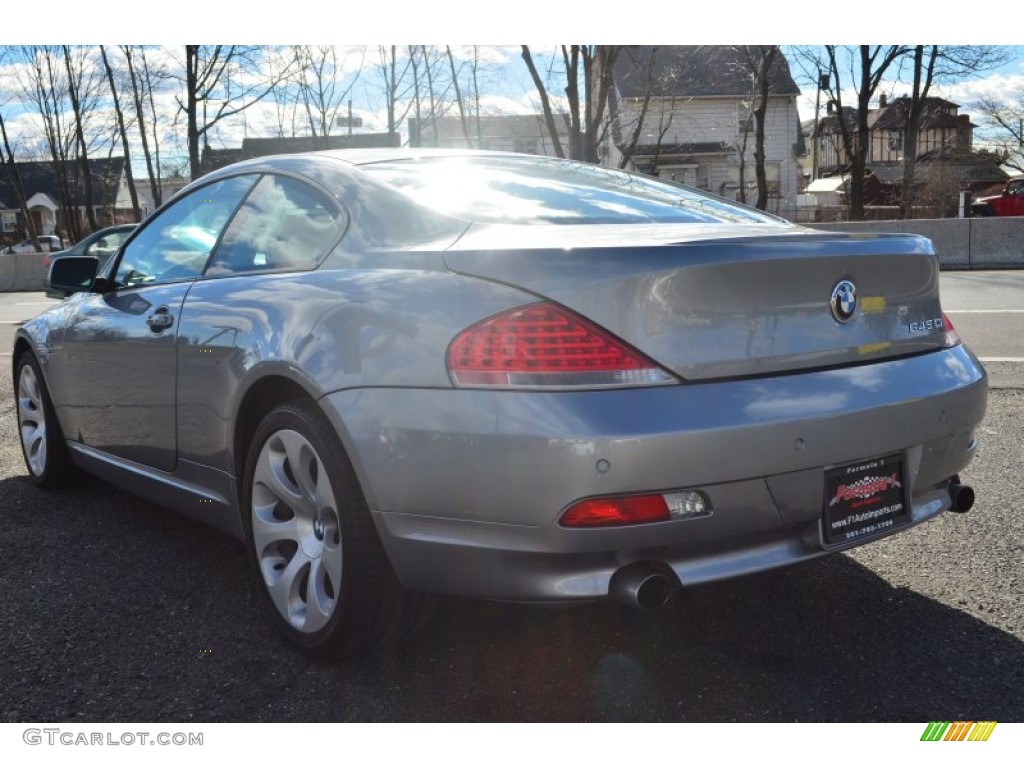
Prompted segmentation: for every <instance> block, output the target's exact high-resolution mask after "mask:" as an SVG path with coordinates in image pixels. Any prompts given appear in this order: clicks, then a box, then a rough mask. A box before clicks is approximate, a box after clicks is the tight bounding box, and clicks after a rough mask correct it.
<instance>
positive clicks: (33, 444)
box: [14, 351, 75, 488]
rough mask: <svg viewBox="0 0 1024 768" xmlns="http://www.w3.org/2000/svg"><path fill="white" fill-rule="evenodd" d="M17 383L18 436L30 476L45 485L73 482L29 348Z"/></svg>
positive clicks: (72, 471)
mask: <svg viewBox="0 0 1024 768" xmlns="http://www.w3.org/2000/svg"><path fill="white" fill-rule="evenodd" d="M14 382H15V383H14V386H15V399H16V400H17V409H16V411H17V418H18V436H19V437H20V438H21V440H20V442H21V455H22V456H23V457H24V459H25V467H26V469H28V474H29V477H31V478H32V482H34V483H35V484H36V485H38V486H40V487H42V488H64V487H66V486H68V485H70V484H71V482H72V480H74V477H75V469H74V466H73V465H72V463H71V458H70V456H69V455H68V446H67V443H66V442H65V441H64V434H63V433H62V432H61V429H60V424H58V423H57V415H56V412H55V411H54V409H53V403H52V402H51V401H50V393H49V392H48V391H47V389H46V381H45V380H44V379H43V374H42V371H41V370H40V368H39V361H38V360H36V356H35V355H34V354H33V353H31V352H28V351H26V352H23V353H22V354H21V356H20V357H19V358H18V364H17V366H16V367H15V377H14Z"/></svg>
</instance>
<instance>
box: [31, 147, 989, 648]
mask: <svg viewBox="0 0 1024 768" xmlns="http://www.w3.org/2000/svg"><path fill="white" fill-rule="evenodd" d="M938 278H939V268H938V262H937V260H936V258H935V256H934V254H933V251H932V246H931V243H930V242H929V241H928V240H927V239H925V238H922V237H917V236H913V235H871V236H863V235H860V236H854V235H844V234H836V233H823V232H816V231H813V230H810V229H805V228H802V227H799V226H795V225H792V224H789V223H787V222H785V221H783V220H781V219H777V218H774V217H772V216H768V215H765V214H762V213H760V212H758V211H755V210H752V209H749V208H746V207H743V206H740V205H737V204H736V203H733V202H730V201H726V200H723V199H721V198H717V197H714V196H709V195H707V194H704V193H701V192H698V191H695V190H692V189H689V188H686V187H682V186H679V185H676V184H673V183H670V182H666V181H664V180H661V179H657V178H650V177H644V176H638V175H631V174H627V173H623V172H618V171H613V170H609V169H606V168H600V167H596V166H591V165H586V164H580V163H574V162H568V161H561V160H554V159H550V158H540V157H528V156H521V155H514V154H503V153H485V152H466V151H414V150H408V151H407V150H397V149H396V150H372V151H371V150H367V151H358V150H354V151H344V152H323V153H311V154H304V155H291V156H280V157H269V158H262V159H258V160H253V161H247V162H243V163H240V164H236V165H233V166H230V167H227V168H224V169H222V170H219V171H216V172H214V173H212V174H210V175H208V176H206V177H204V178H202V179H199V180H198V181H196V182H194V183H193V184H191V185H190V186H189V187H187V188H186V189H184V190H183V191H182V192H181V193H179V194H178V195H177V196H176V197H175V198H174V199H173V200H171V201H170V202H169V203H167V204H166V205H165V206H164V207H163V208H161V209H160V210H158V211H157V212H156V213H154V214H153V215H152V216H151V217H150V218H149V219H148V220H147V221H146V222H144V223H143V224H142V225H141V226H140V227H139V228H138V229H137V230H136V231H135V232H134V233H133V234H132V236H131V238H130V239H129V240H127V241H126V243H125V244H124V245H122V246H121V248H120V250H119V251H118V253H117V254H116V255H115V257H114V258H112V259H110V261H109V262H108V263H107V264H106V265H105V266H104V267H103V268H102V269H99V270H98V269H97V263H96V260H95V259H94V258H91V257H72V258H64V259H60V260H58V261H56V262H55V263H54V264H53V266H52V267H51V272H50V278H49V279H50V284H51V288H52V289H55V290H60V291H62V292H64V293H65V294H67V295H68V296H69V298H68V299H67V300H66V301H64V302H62V303H61V304H60V305H58V306H56V307H54V308H53V309H51V310H49V311H47V312H45V313H44V314H42V315H40V316H38V317H36V318H35V319H33V320H31V321H30V322H28V323H26V324H25V325H24V326H23V327H22V328H21V329H20V330H19V331H18V333H17V337H16V341H15V347H14V356H13V363H14V364H13V375H14V380H15V391H16V395H17V399H18V403H17V418H18V425H19V434H20V436H21V445H22V449H23V451H24V455H25V462H26V465H27V467H28V472H29V475H30V476H31V478H32V480H34V481H35V482H36V483H37V484H38V485H40V486H44V487H54V486H59V485H62V484H65V483H67V482H69V481H70V480H71V479H73V476H74V474H75V472H76V471H78V470H84V471H86V472H89V473H92V474H95V475H98V476H100V477H102V478H105V479H106V480H108V481H110V482H112V483H115V484H117V485H119V486H121V487H123V488H125V489H127V490H128V491H130V492H132V493H135V494H137V495H139V496H142V497H144V498H146V499H149V500H151V501H152V502H153V503H155V504H160V505H163V506H165V507H169V508H171V509H173V510H176V511H178V512H182V513H185V514H187V515H191V516H192V517H195V518H198V519H200V520H203V521H206V522H208V523H210V524H211V525H214V526H216V527H218V528H220V529H222V530H224V531H226V532H228V533H229V534H231V535H233V536H236V537H238V538H239V539H242V540H244V541H245V543H246V548H247V551H248V553H249V556H250V559H251V561H252V565H253V571H254V573H255V574H256V579H257V580H258V583H259V585H260V587H261V589H262V590H263V591H264V592H265V594H266V597H267V602H268V605H269V606H270V608H271V614H272V615H273V617H274V620H275V621H276V622H277V623H278V624H279V625H280V627H281V629H282V631H283V632H284V633H285V635H286V636H287V637H288V638H289V639H290V640H291V641H292V642H293V643H295V644H296V645H298V646H299V647H301V648H303V649H305V650H308V651H311V652H316V653H323V654H351V653H355V652H358V651H361V650H365V649H368V648H370V647H373V646H375V645H377V644H380V643H382V642H385V641H387V640H389V639H391V638H394V637H396V636H399V635H402V634H403V633H405V632H407V630H409V628H410V627H413V626H414V625H416V624H417V623H418V621H419V619H420V617H421V615H422V613H423V611H424V606H425V605H426V604H427V600H426V598H425V597H424V596H425V595H429V594H432V593H434V594H457V595H472V596H477V597H481V598H487V599H496V600H514V601H549V602H551V601H556V602H568V601H579V600H593V599H599V598H609V597H611V598H615V599H618V600H622V601H626V602H629V603H631V604H634V605H637V606H640V607H642V608H653V607H657V606H659V605H661V604H662V603H664V602H665V601H666V600H667V599H668V598H669V597H670V596H671V594H672V593H673V591H675V590H678V589H680V588H683V587H686V586H687V585H691V584H697V583H700V582H706V581H710V580H714V579H723V578H728V577H732V576H737V575H740V574H748V573H752V572H756V571H760V570H763V569H767V568H773V567H776V566H783V565H786V564H789V563H795V562H798V561H801V560H806V559H808V558H813V557H817V556H819V555H823V554H826V553H828V552H836V551H841V550H844V549H847V548H850V547H854V546H858V545H861V544H864V543H866V542H870V541H874V540H876V539H878V538H880V537H884V536H888V535H890V534H893V533H896V532H899V531H903V530H906V529H907V528H909V527H911V526H914V525H917V524H919V523H922V522H924V521H926V520H928V519H930V518H932V517H935V516H936V515H938V514H940V513H941V512H943V511H944V510H948V509H954V510H958V511H966V510H967V509H968V508H970V506H971V503H972V501H973V492H972V491H971V489H970V488H969V487H968V486H966V485H963V484H961V482H960V479H959V476H958V473H959V472H960V471H961V470H962V469H963V468H964V467H965V466H966V465H967V464H968V463H969V462H970V460H971V458H972V455H973V453H974V451H975V446H976V441H975V437H974V433H975V429H976V428H977V426H978V424H979V422H980V421H981V419H982V417H983V415H984V411H985V402H986V386H987V384H986V375H985V371H984V370H983V368H982V367H981V365H980V364H979V362H978V360H977V359H976V358H975V357H974V356H973V355H972V353H971V352H970V351H969V350H968V349H967V348H966V347H965V346H964V345H963V344H962V343H961V342H960V339H959V338H958V337H957V334H956V331H955V330H954V329H953V327H952V325H951V324H950V322H949V320H948V319H947V318H946V317H945V316H944V315H943V313H942V308H941V306H940V302H939V279H938Z"/></svg>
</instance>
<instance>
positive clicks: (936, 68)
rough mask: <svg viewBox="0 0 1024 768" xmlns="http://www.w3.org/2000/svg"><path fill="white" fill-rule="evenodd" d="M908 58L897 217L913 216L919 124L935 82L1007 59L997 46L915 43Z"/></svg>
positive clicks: (976, 71)
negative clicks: (908, 86) (909, 85)
mask: <svg viewBox="0 0 1024 768" xmlns="http://www.w3.org/2000/svg"><path fill="white" fill-rule="evenodd" d="M907 56H908V57H909V59H910V73H911V80H912V89H911V92H910V102H909V105H908V108H907V110H906V125H905V128H904V130H903V182H902V187H901V191H900V218H902V219H908V218H910V217H911V216H912V210H913V206H914V201H915V197H916V195H917V189H916V184H915V170H916V167H917V159H918V158H917V155H918V152H917V147H918V138H919V136H920V134H921V128H922V125H923V123H924V121H925V118H926V115H927V114H928V109H929V107H928V105H929V102H928V97H929V94H930V91H931V87H932V85H933V84H934V83H936V82H943V81H955V80H958V79H960V78H962V77H964V76H966V75H971V74H975V73H978V72H983V71H985V70H988V69H992V68H994V67H997V66H1000V65H1001V64H1003V63H1005V61H1006V52H1005V51H1004V50H1003V49H1001V48H1000V47H998V46H982V45H946V46H938V45H915V46H913V47H912V48H911V49H910V50H909V51H908V53H907Z"/></svg>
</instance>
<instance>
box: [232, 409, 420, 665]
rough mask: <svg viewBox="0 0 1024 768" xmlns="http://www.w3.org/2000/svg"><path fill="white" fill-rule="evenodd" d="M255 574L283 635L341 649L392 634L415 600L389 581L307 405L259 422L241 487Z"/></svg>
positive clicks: (362, 506) (320, 422) (348, 475)
mask: <svg viewBox="0 0 1024 768" xmlns="http://www.w3.org/2000/svg"><path fill="white" fill-rule="evenodd" d="M241 496H242V509H243V522H244V525H245V529H246V538H247V541H248V547H247V548H248V551H249V555H250V558H251V561H252V563H253V565H254V570H255V575H256V579H257V581H258V583H259V585H260V588H261V592H262V593H263V594H264V596H265V597H266V599H267V601H268V603H269V606H270V609H271V613H272V615H273V616H274V620H275V622H276V623H277V625H278V627H279V628H280V629H281V631H282V632H283V634H284V636H285V637H286V638H287V639H288V640H289V641H290V642H291V643H293V644H294V645H296V646H297V647H298V648H300V649H301V650H303V651H305V652H307V653H310V654H312V655H317V656H329V657H334V658H340V657H347V656H352V655H355V654H359V653H363V652H366V651H369V650H371V649H373V648H375V647H377V646H379V645H382V644H384V643H388V642H391V641H393V640H397V639H400V638H401V636H402V635H403V634H405V633H406V632H407V631H408V630H409V629H410V627H412V626H414V625H416V623H417V622H416V617H415V614H417V613H418V612H419V605H420V603H421V602H422V601H421V600H419V599H418V598H419V596H414V595H409V594H407V593H406V592H405V591H404V590H403V589H402V587H401V585H400V584H399V582H398V579H397V577H396V576H395V574H394V571H393V570H392V568H391V564H390V562H389V561H388V559H387V555H386V553H385V552H384V548H383V546H382V545H381V542H380V538H379V537H378V535H377V530H376V528H375V526H374V524H373V520H372V518H371V516H370V512H369V509H368V507H367V504H366V500H365V499H364V497H363V494H362V490H361V489H360V487H359V483H358V481H357V480H356V477H355V473H354V472H353V470H352V466H351V464H350V462H349V460H348V457H347V455H346V454H345V450H344V448H343V447H342V445H341V442H340V440H339V439H338V437H337V435H335V433H334V432H333V430H332V429H331V428H330V426H329V425H328V424H327V420H326V419H325V418H324V416H323V414H322V413H320V412H319V411H318V410H317V409H316V408H315V407H314V406H312V405H311V404H307V403H305V402H301V401H295V402H291V403H287V404H284V405H281V406H279V407H277V408H275V409H274V410H272V411H271V412H270V413H269V414H267V416H266V417H265V418H264V419H263V421H261V422H260V425H259V427H258V428H257V429H256V433H255V435H254V437H253V440H252V443H251V444H250V447H249V451H248V456H247V459H246V465H245V472H244V476H243V487H242V494H241Z"/></svg>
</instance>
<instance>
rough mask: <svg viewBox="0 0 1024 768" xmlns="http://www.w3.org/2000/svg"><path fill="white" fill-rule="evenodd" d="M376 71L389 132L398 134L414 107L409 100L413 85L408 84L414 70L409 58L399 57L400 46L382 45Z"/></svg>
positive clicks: (378, 51) (379, 48)
mask: <svg viewBox="0 0 1024 768" xmlns="http://www.w3.org/2000/svg"><path fill="white" fill-rule="evenodd" d="M377 57H378V58H377V64H376V70H377V73H378V74H379V75H380V81H379V83H378V85H379V86H380V92H381V93H382V94H383V95H384V102H385V109H386V111H387V130H388V132H389V133H397V132H398V126H399V125H400V124H401V122H402V121H403V120H404V119H405V117H406V115H407V114H408V112H409V109H411V107H412V101H411V100H410V99H409V98H408V97H409V94H410V93H411V92H412V90H413V88H412V85H411V84H410V83H409V82H408V73H409V72H410V71H411V69H412V65H411V63H410V61H409V58H407V57H405V56H401V57H400V56H399V53H398V46H395V45H391V46H385V45H381V46H379V47H378V49H377Z"/></svg>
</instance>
